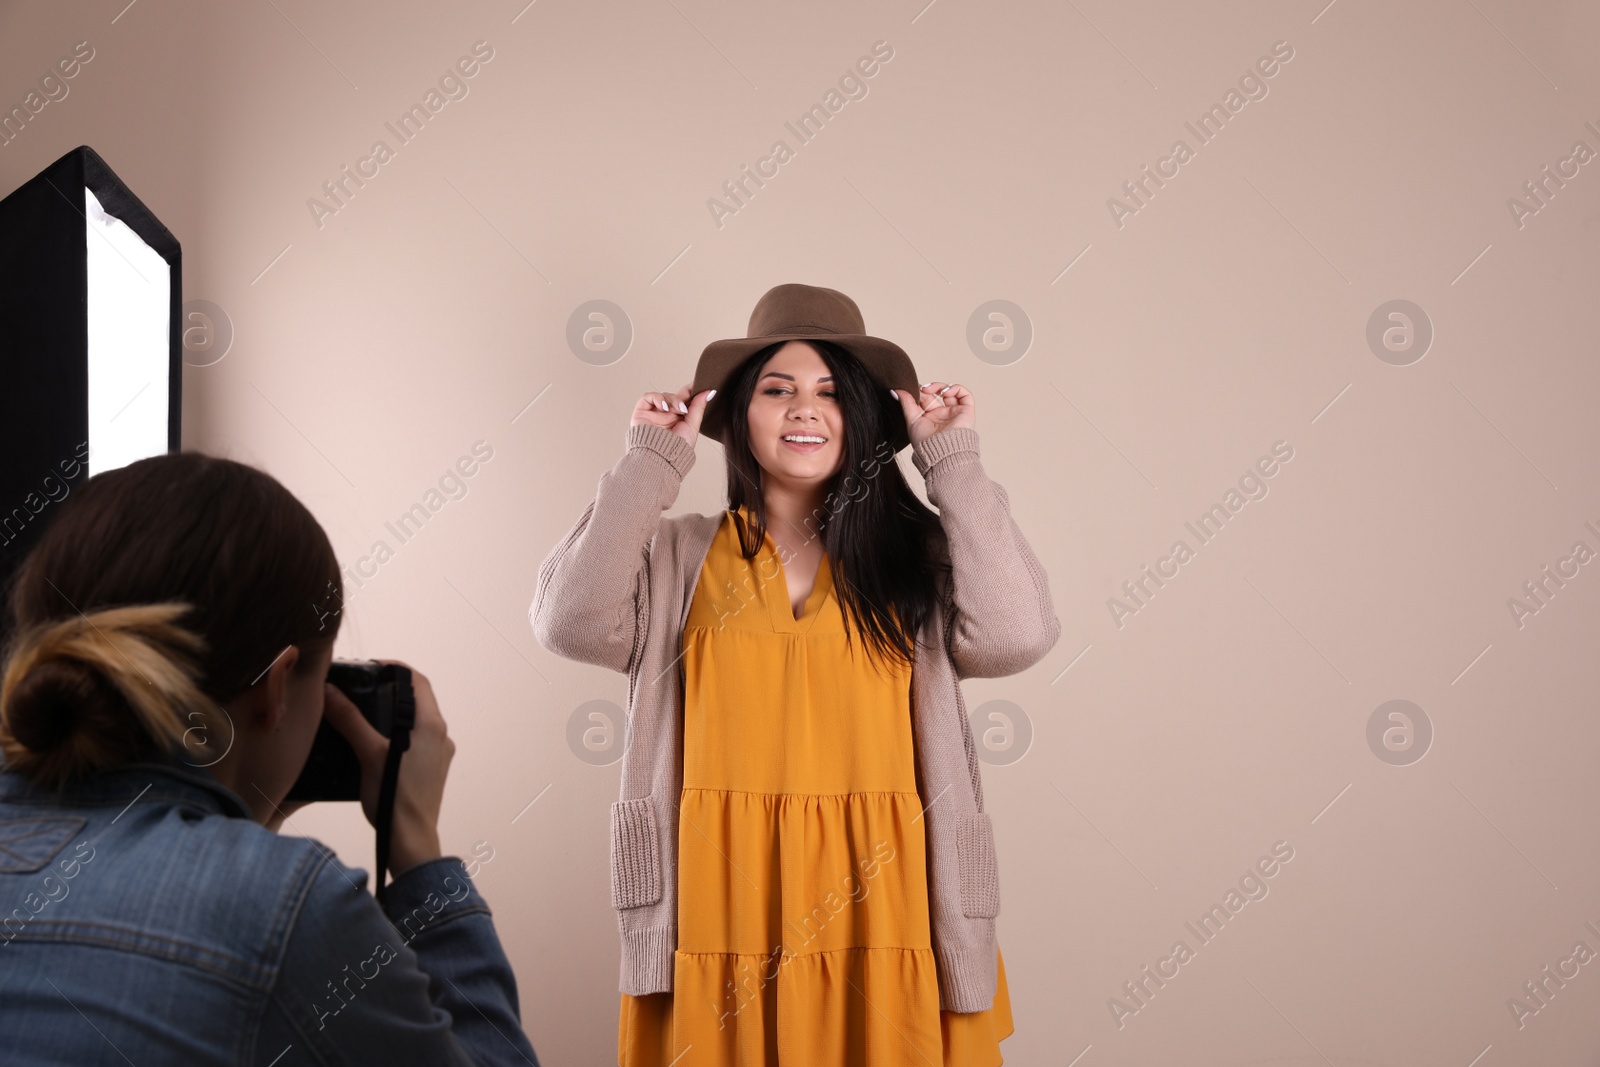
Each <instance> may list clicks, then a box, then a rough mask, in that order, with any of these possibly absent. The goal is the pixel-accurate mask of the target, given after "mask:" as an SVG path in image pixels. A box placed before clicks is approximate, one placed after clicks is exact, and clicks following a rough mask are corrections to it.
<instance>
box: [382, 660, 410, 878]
mask: <svg viewBox="0 0 1600 1067" xmlns="http://www.w3.org/2000/svg"><path fill="white" fill-rule="evenodd" d="M395 671H396V673H397V675H398V677H397V678H396V679H395V687H394V722H393V724H392V727H391V729H390V732H389V754H388V756H387V757H385V759H384V761H383V780H382V783H381V784H380V785H379V787H378V817H377V820H376V822H377V831H378V874H377V883H376V884H377V888H376V889H375V890H374V891H373V896H374V897H376V898H377V901H378V903H379V904H382V903H384V899H385V896H386V894H385V892H384V891H385V889H386V888H387V885H386V883H387V880H388V877H387V876H388V873H389V835H390V832H391V830H392V828H393V825H394V795H395V789H396V787H397V786H398V785H399V784H400V757H401V755H402V754H403V753H404V752H405V750H406V749H408V748H410V747H411V727H412V726H414V725H415V724H416V721H417V703H416V697H415V695H414V694H413V692H412V689H411V669H410V668H409V667H402V666H399V665H398V664H397V665H396V666H395Z"/></svg>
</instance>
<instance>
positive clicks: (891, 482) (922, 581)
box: [722, 337, 949, 664]
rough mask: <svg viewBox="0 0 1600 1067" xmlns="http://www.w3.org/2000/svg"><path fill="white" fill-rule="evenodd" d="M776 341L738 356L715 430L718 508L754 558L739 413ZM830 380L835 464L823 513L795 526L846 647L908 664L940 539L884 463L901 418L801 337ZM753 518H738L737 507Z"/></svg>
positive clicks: (752, 490)
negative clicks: (723, 497)
mask: <svg viewBox="0 0 1600 1067" xmlns="http://www.w3.org/2000/svg"><path fill="white" fill-rule="evenodd" d="M788 343H789V342H787V341H779V342H777V343H775V344H772V345H768V346H767V347H766V348H763V349H761V350H760V351H758V352H756V353H755V354H753V355H751V356H750V357H749V358H747V359H746V360H745V361H744V362H743V363H742V364H740V365H739V368H738V369H737V370H735V371H734V373H733V374H732V375H731V376H730V377H729V380H728V384H727V386H726V388H727V389H728V391H729V393H728V419H727V422H726V424H725V425H724V427H723V430H722V448H723V454H724V456H725V458H726V460H727V465H728V510H729V511H731V512H734V515H735V521H736V522H738V524H739V526H738V528H739V542H740V550H741V551H742V553H743V555H744V558H745V559H747V560H748V559H754V558H755V556H756V554H757V553H758V552H760V550H761V545H762V539H763V538H764V537H765V536H766V532H767V506H766V498H765V494H764V493H763V491H762V469H761V464H760V463H758V462H757V461H756V457H755V454H754V453H753V452H752V451H751V449H750V425H749V420H748V419H747V418H746V417H745V412H747V411H748V410H749V408H750V401H751V399H752V398H753V397H754V396H755V391H756V385H757V383H758V382H759V381H760V379H761V373H762V369H763V368H764V367H765V366H766V364H767V361H768V360H770V359H771V358H772V357H773V356H774V355H776V354H777V352H778V350H779V349H781V348H783V346H784V345H786V344H788ZM806 343H807V344H809V345H812V346H813V347H815V348H816V350H817V352H818V354H820V355H821V356H822V359H823V362H825V363H826V364H827V365H828V369H829V371H830V372H831V373H832V375H833V383H832V384H833V389H834V393H835V395H836V397H837V399H838V402H839V407H840V411H841V413H842V415H843V417H844V426H845V432H844V463H843V464H842V465H841V466H840V468H839V472H838V473H837V474H835V475H834V477H833V479H832V481H830V482H829V483H828V486H827V491H826V494H825V496H824V499H823V506H822V507H821V508H819V509H817V511H815V512H814V513H813V514H812V515H811V516H809V517H808V518H807V519H806V520H805V525H806V527H807V530H808V533H809V534H810V535H811V536H820V537H821V538H822V543H823V549H824V551H826V552H827V554H828V559H829V565H830V566H831V567H832V570H833V576H834V589H835V591H836V593H837V594H838V596H839V603H840V606H841V608H843V610H844V614H845V633H846V644H847V647H848V642H849V640H850V634H851V633H852V632H853V631H859V632H860V633H861V635H862V636H863V637H864V638H865V644H866V645H867V647H868V650H869V652H870V653H872V654H875V655H877V656H878V657H879V658H880V659H885V660H887V659H890V658H894V659H898V660H899V661H900V662H902V663H907V664H909V663H912V662H914V661H915V658H916V653H915V646H916V639H917V635H918V634H920V633H921V632H922V628H923V625H924V624H925V623H926V622H927V620H928V619H929V617H930V616H931V615H932V614H933V612H934V611H935V610H936V608H937V599H938V597H937V592H936V589H935V586H934V572H935V570H936V569H941V568H942V569H944V570H946V571H948V569H949V564H948V563H941V562H940V561H939V559H938V553H936V552H935V550H934V547H933V541H934V539H935V538H937V537H940V536H942V535H943V528H942V527H941V526H940V525H939V516H938V514H937V513H935V512H934V511H932V510H931V509H929V508H928V506H927V505H926V504H924V503H923V502H922V501H921V500H920V499H918V497H917V494H916V493H914V492H913V491H912V489H911V486H910V485H908V484H907V483H906V479H905V475H903V474H902V473H901V471H900V466H899V464H898V463H896V462H895V459H894V445H893V444H892V443H891V439H890V434H889V432H888V429H889V427H890V426H891V425H892V424H891V423H890V421H889V420H891V419H901V420H903V419H904V418H905V416H904V415H903V414H902V413H901V410H900V407H899V404H898V403H897V402H896V401H895V400H894V399H893V398H892V397H890V396H889V393H888V389H887V388H886V387H884V386H881V385H879V384H878V382H877V381H876V379H874V378H873V377H872V375H871V374H869V373H868V371H867V368H866V367H865V365H863V364H862V362H861V361H860V360H859V359H857V358H856V357H855V356H854V355H853V354H852V353H850V352H849V351H848V350H847V349H845V348H843V347H841V346H840V345H838V344H835V343H834V342H832V341H827V340H821V339H816V340H813V339H812V338H809V337H808V338H806ZM741 507H743V508H746V509H747V510H748V511H749V512H750V514H751V515H753V516H754V517H755V524H754V526H753V527H752V526H750V525H748V524H746V523H744V522H742V521H740V520H739V517H738V509H739V508H741Z"/></svg>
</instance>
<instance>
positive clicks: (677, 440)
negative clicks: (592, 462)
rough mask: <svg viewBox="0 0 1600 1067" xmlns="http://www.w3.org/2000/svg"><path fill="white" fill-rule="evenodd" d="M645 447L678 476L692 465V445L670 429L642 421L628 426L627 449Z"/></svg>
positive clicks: (685, 472) (687, 471)
mask: <svg viewBox="0 0 1600 1067" xmlns="http://www.w3.org/2000/svg"><path fill="white" fill-rule="evenodd" d="M635 448H647V449H649V450H650V451H652V452H654V453H656V454H657V455H659V456H660V457H661V458H662V459H664V460H666V461H667V464H668V465H669V466H670V467H671V468H672V469H673V470H674V471H676V472H677V475H678V477H679V478H683V477H685V476H686V475H687V474H688V473H689V468H691V467H693V466H694V445H692V444H690V443H689V442H688V441H685V440H684V439H683V438H682V437H680V436H678V435H677V434H675V433H673V432H672V431H671V430H669V429H667V428H665V427H663V426H657V425H655V424H654V423H650V422H642V423H640V424H639V425H637V426H629V427H628V449H629V451H632V450H633V449H635Z"/></svg>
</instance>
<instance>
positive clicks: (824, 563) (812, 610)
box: [745, 512, 833, 632]
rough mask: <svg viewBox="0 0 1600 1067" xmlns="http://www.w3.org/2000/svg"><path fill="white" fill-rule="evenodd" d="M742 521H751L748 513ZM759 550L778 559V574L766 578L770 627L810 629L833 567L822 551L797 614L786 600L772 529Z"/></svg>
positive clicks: (828, 588) (783, 574)
mask: <svg viewBox="0 0 1600 1067" xmlns="http://www.w3.org/2000/svg"><path fill="white" fill-rule="evenodd" d="M745 521H747V522H748V521H750V518H749V513H748V512H746V514H745ZM762 550H763V551H765V552H770V553H771V554H772V558H773V559H775V560H777V563H778V574H777V577H776V578H771V579H767V581H769V582H770V583H771V585H770V586H769V588H768V597H767V599H768V602H769V603H770V604H771V609H772V610H771V612H770V614H771V616H772V623H773V626H775V627H776V628H778V629H779V630H784V631H788V632H801V631H804V630H809V629H810V628H811V626H812V625H813V624H814V623H815V622H816V621H817V616H818V615H819V614H820V613H821V604H822V602H823V600H825V599H826V598H827V595H828V593H829V592H831V591H832V589H833V566H832V564H831V563H830V562H829V560H828V554H827V553H826V552H824V553H823V554H822V559H821V560H820V561H819V562H818V563H817V575H816V577H815V578H814V579H813V580H812V582H811V592H810V593H809V594H807V596H806V602H805V605H804V606H803V607H802V608H801V611H800V617H799V618H796V617H795V614H794V602H793V601H791V600H790V599H789V572H788V570H787V568H785V567H784V565H783V556H782V555H780V554H779V552H778V542H777V539H776V538H774V537H773V536H772V531H770V530H768V531H765V538H764V540H763V541H762Z"/></svg>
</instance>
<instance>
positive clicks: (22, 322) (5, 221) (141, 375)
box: [0, 145, 183, 630]
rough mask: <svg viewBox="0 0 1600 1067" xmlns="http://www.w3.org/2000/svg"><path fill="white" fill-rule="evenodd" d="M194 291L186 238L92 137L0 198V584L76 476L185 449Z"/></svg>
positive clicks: (5, 586)
mask: <svg viewBox="0 0 1600 1067" xmlns="http://www.w3.org/2000/svg"><path fill="white" fill-rule="evenodd" d="M182 298H183V297H182V270H181V254H180V250H179V246H178V242H177V239H176V238H174V237H173V236H172V234H171V233H169V232H168V231H167V228H166V227H165V226H163V225H161V223H160V221H159V220H157V219H156V217H155V215H153V214H151V212H150V209H149V208H147V207H145V206H144V204H143V203H141V202H140V200H139V198H138V197H136V196H134V195H133V193H132V191H131V190H129V189H128V187H127V186H126V185H124V184H123V183H122V180H121V179H119V178H118V177H117V176H116V174H115V173H113V172H112V170H111V168H110V167H108V166H106V163H105V160H103V159H101V158H100V156H99V155H98V154H96V153H95V151H94V150H93V149H92V148H89V147H88V146H87V145H83V146H80V147H78V148H75V149H73V150H72V151H70V152H68V153H67V154H66V155H64V156H62V157H61V158H60V159H58V160H56V161H55V162H54V163H52V164H51V165H50V166H49V167H47V168H46V169H45V170H44V171H43V172H41V173H40V174H39V175H38V176H37V177H35V178H33V179H32V180H30V181H28V182H27V183H26V184H24V185H22V186H21V187H20V188H18V189H17V190H16V191H15V192H13V193H12V194H11V195H10V196H7V197H6V198H5V199H4V200H0V592H3V591H6V590H9V588H10V584H11V577H12V575H13V574H14V573H15V571H16V568H17V566H18V565H19V564H20V563H21V561H22V558H23V557H24V556H25V555H26V554H27V551H28V549H30V548H31V547H32V546H33V545H34V544H35V543H36V542H37V541H38V539H39V536H40V534H41V533H42V532H43V530H44V527H45V526H46V525H47V524H48V522H49V521H50V519H51V518H52V517H53V515H54V510H55V509H58V508H59V506H60V504H61V502H62V501H63V500H65V499H66V497H67V496H68V494H69V493H70V492H71V490H72V487H73V486H74V485H76V484H77V483H79V482H81V481H83V480H84V479H86V478H88V477H90V476H91V475H94V474H99V473H101V472H102V471H107V470H113V469H115V468H117V467H122V466H125V465H127V464H129V463H132V462H133V461H135V460H138V459H143V458H145V457H146V456H153V455H159V454H160V453H163V452H169V451H176V450H177V449H178V448H179V446H180V432H179V431H180V426H179V415H180V409H181V407H182V403H181V396H182V394H181V389H182V383H183V377H182V375H183V362H182V341H183V338H182V333H181V326H180V309H181V307H182ZM6 625H7V623H6V620H5V619H4V618H3V617H0V630H3V628H4V627H5V626H6Z"/></svg>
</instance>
